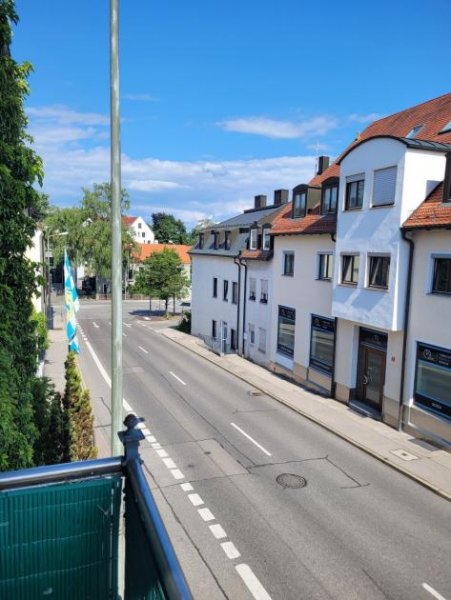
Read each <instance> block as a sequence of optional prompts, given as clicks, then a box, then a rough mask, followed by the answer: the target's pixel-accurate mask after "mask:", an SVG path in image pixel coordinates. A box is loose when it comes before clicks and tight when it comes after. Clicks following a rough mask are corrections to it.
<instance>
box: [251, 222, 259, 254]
mask: <svg viewBox="0 0 451 600" xmlns="http://www.w3.org/2000/svg"><path fill="white" fill-rule="evenodd" d="M257 233H258V232H257V228H256V227H252V229H251V237H250V240H249V250H257Z"/></svg>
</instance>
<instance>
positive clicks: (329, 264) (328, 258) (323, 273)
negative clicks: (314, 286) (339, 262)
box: [318, 254, 334, 281]
mask: <svg viewBox="0 0 451 600" xmlns="http://www.w3.org/2000/svg"><path fill="white" fill-rule="evenodd" d="M333 273H334V255H333V254H320V255H319V269H318V279H323V280H325V281H330V280H331V279H332V276H333Z"/></svg>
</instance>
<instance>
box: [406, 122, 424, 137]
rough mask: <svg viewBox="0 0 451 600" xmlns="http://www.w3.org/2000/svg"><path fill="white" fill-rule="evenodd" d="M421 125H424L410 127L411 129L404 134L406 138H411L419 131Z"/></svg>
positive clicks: (421, 127)
mask: <svg viewBox="0 0 451 600" xmlns="http://www.w3.org/2000/svg"><path fill="white" fill-rule="evenodd" d="M423 127H424V125H415V127H412V129H411V130H410V131H409V133H408V134H407V135H406V138H408V139H409V140H411V139H413V138H414V137H415V136H416V135H417V133H420V131H421V130H422V129H423Z"/></svg>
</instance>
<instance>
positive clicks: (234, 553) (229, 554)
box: [221, 542, 241, 560]
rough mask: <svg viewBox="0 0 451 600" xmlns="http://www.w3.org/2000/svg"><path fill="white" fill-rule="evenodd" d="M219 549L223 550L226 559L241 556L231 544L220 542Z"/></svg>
mask: <svg viewBox="0 0 451 600" xmlns="http://www.w3.org/2000/svg"><path fill="white" fill-rule="evenodd" d="M221 548H222V549H223V550H224V552H225V553H226V554H227V558H230V560H233V559H234V558H238V557H239V556H241V554H240V553H239V552H238V550H237V548H236V546H235V544H234V543H233V542H222V544H221Z"/></svg>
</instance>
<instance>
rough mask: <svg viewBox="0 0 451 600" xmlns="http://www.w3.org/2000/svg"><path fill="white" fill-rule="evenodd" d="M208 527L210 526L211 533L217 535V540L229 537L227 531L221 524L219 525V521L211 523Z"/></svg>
mask: <svg viewBox="0 0 451 600" xmlns="http://www.w3.org/2000/svg"><path fill="white" fill-rule="evenodd" d="M208 527H209V528H210V531H211V533H212V534H213V535H214V536H215V538H216V539H217V540H222V539H223V538H225V537H227V534H226V532H225V531H224V529H223V528H222V527H221V525H219V523H217V524H215V525H209V526H208Z"/></svg>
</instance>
